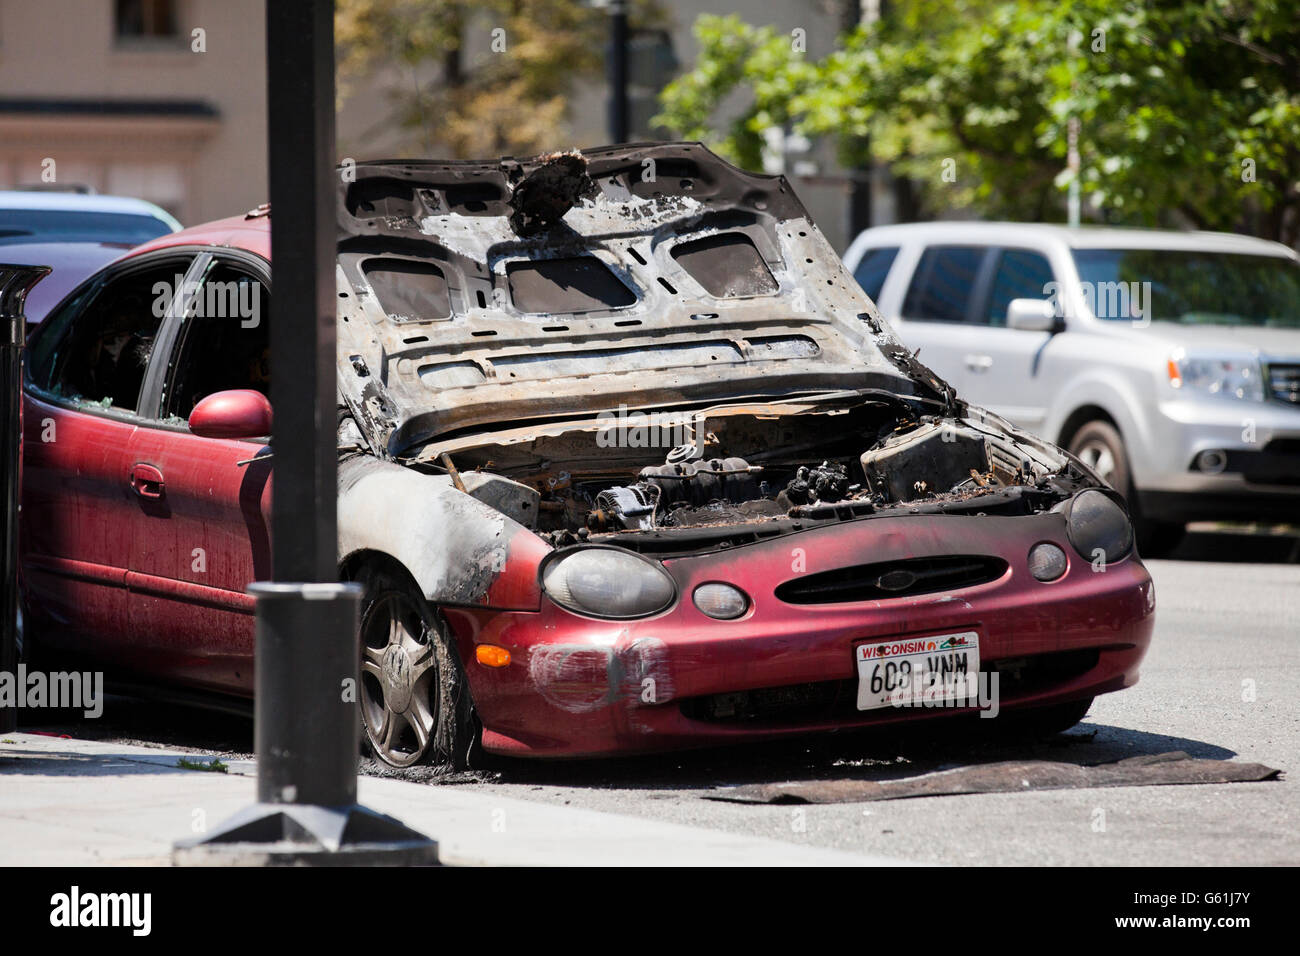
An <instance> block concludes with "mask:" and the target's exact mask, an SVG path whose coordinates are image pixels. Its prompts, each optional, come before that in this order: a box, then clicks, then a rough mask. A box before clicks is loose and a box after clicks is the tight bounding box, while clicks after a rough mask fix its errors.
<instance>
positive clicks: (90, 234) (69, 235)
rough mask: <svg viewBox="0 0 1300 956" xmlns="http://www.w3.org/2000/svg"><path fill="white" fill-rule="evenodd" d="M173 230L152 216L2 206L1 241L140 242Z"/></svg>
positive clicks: (131, 244) (0, 213) (1, 242)
mask: <svg viewBox="0 0 1300 956" xmlns="http://www.w3.org/2000/svg"><path fill="white" fill-rule="evenodd" d="M169 232H171V228H170V227H169V226H168V225H167V223H165V222H163V221H162V220H160V219H155V218H154V217H153V216H137V215H132V214H131V213H120V212H78V211H73V210H66V209H0V245H9V244H11V243H15V242H116V243H121V244H123V245H129V246H138V245H140V243H142V242H148V241H149V240H150V239H153V238H154V237H155V236H161V235H163V234H165V233H169Z"/></svg>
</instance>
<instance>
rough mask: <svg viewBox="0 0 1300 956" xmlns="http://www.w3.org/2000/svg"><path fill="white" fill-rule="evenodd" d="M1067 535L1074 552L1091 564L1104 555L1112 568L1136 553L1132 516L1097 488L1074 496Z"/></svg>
mask: <svg viewBox="0 0 1300 956" xmlns="http://www.w3.org/2000/svg"><path fill="white" fill-rule="evenodd" d="M1066 533H1067V534H1068V535H1069V537H1070V544H1072V545H1074V550H1075V551H1078V552H1079V554H1080V555H1082V556H1083V557H1084V558H1087V559H1088V560H1089V561H1093V560H1095V559H1096V557H1097V554H1096V552H1097V551H1101V553H1102V555H1103V556H1104V557H1105V559H1106V563H1107V564H1110V563H1112V562H1115V561H1118V560H1119V559H1120V558H1122V557H1124V556H1125V555H1126V554H1128V553H1129V552H1130V551H1132V550H1133V524H1132V522H1130V521H1129V520H1128V515H1127V514H1125V512H1124V509H1123V508H1122V507H1121V506H1120V504H1119V502H1117V501H1116V500H1115V499H1114V498H1112V497H1111V496H1110V495H1108V494H1106V493H1105V492H1104V491H1098V490H1097V489H1096V488H1089V489H1088V490H1087V491H1081V492H1079V494H1077V495H1075V496H1074V498H1073V500H1072V501H1071V502H1070V512H1069V514H1068V515H1067V516H1066Z"/></svg>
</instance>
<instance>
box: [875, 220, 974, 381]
mask: <svg viewBox="0 0 1300 956" xmlns="http://www.w3.org/2000/svg"><path fill="white" fill-rule="evenodd" d="M991 255H992V250H991V249H988V248H986V247H984V246H981V245H970V244H966V245H931V246H928V247H927V248H926V249H924V250H923V251H922V252H921V255H920V258H919V259H918V260H917V263H916V268H915V269H914V270H913V272H912V276H911V280H910V281H909V283H908V285H907V292H906V294H905V295H904V296H903V300H902V304H901V307H900V313H901V315H900V319H901V321H900V322H899V323H898V333H899V336H900V337H901V338H902V340H903V342H904V343H905V344H906V345H907V346H908V347H909V348H911V349H913V350H919V352H918V354H917V358H918V359H920V361H921V362H922V363H923V364H925V365H927V366H929V367H930V368H931V369H933V370H934V371H935V372H937V373H938V374H939V376H940V377H941V378H943V379H944V380H945V381H947V382H948V383H949V384H950V385H952V386H953V387H955V388H956V389H957V393H958V394H959V395H960V396H961V397H962V398H965V399H967V400H969V401H973V402H974V403H975V404H977V405H982V404H984V403H983V401H982V400H981V398H980V387H981V386H982V384H983V379H982V378H981V376H980V374H979V373H980V371H981V367H980V366H981V363H983V362H985V361H987V357H986V356H985V354H984V352H983V350H982V349H981V343H982V337H981V335H980V329H979V328H977V327H976V325H975V318H976V316H975V303H976V302H978V301H980V300H981V299H982V290H983V289H984V288H985V287H986V286H987V282H988V273H989V263H990V257H991Z"/></svg>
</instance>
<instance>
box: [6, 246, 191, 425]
mask: <svg viewBox="0 0 1300 956" xmlns="http://www.w3.org/2000/svg"><path fill="white" fill-rule="evenodd" d="M189 263H190V260H189V259H188V258H186V259H183V260H168V261H166V262H165V263H162V264H159V265H155V266H151V267H149V268H145V269H133V270H131V271H128V272H126V273H124V274H122V275H119V276H116V277H114V278H111V279H109V280H108V281H107V282H106V283H104V284H103V285H101V286H99V287H98V289H97V290H93V291H92V289H91V288H88V289H87V290H86V291H85V292H82V293H79V294H78V295H76V296H75V297H74V298H73V299H70V300H69V301H68V302H67V303H66V305H65V306H64V307H63V308H61V309H60V310H59V311H58V313H57V314H56V315H53V316H51V317H50V318H49V320H48V322H47V323H46V324H45V326H43V327H42V328H41V332H40V338H39V339H38V340H37V341H36V342H34V343H33V348H32V350H31V354H30V355H29V357H28V369H29V373H28V375H29V379H30V381H31V382H32V384H33V385H35V386H36V387H37V388H39V389H42V390H44V391H47V392H50V393H52V394H53V395H54V396H56V397H58V398H64V399H69V400H71V401H73V402H76V403H78V404H81V405H90V406H98V407H100V408H104V409H115V410H117V411H123V412H130V413H135V412H136V410H137V406H138V405H139V402H140V393H141V387H142V386H143V384H144V377H145V371H146V369H147V368H148V366H149V361H150V359H151V358H152V355H153V347H154V341H155V339H157V337H158V332H159V329H160V328H161V327H162V324H163V319H164V318H165V317H166V315H167V313H168V309H169V308H170V307H171V304H172V296H173V294H174V292H175V290H176V288H177V285H178V279H179V278H180V277H182V276H184V274H185V271H186V269H187V268H188V267H189Z"/></svg>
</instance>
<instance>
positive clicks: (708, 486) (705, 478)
mask: <svg viewBox="0 0 1300 956" xmlns="http://www.w3.org/2000/svg"><path fill="white" fill-rule="evenodd" d="M762 470H763V469H762V467H761V466H758V465H751V464H750V463H749V462H747V461H745V459H743V458H711V459H709V460H708V461H686V462H677V463H675V464H667V465H655V466H653V467H650V468H642V469H641V481H643V482H645V483H646V484H649V485H652V486H654V487H656V488H658V489H659V493H660V496H661V497H660V502H661V505H662V506H663V507H666V508H671V507H672V506H673V505H676V504H679V503H682V504H688V505H695V506H697V507H698V506H700V505H706V504H708V503H709V502H711V501H733V502H739V501H748V500H750V499H751V498H757V497H758V496H759V490H758V484H757V482H756V480H755V478H754V476H755V475H756V474H758V473H760V472H761V471H762Z"/></svg>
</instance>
